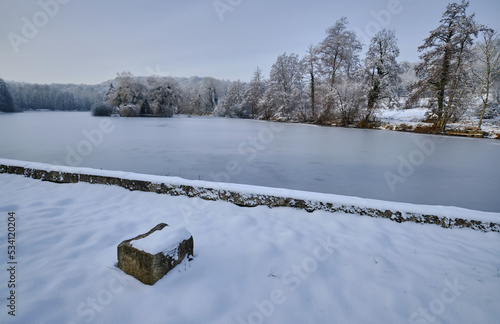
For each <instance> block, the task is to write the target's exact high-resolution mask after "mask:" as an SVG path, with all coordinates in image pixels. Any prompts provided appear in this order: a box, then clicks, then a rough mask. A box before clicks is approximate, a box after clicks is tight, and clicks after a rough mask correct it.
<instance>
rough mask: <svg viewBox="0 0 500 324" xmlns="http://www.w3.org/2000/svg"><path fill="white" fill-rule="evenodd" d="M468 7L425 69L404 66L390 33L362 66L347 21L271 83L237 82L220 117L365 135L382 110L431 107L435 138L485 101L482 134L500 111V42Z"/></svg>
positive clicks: (460, 9) (291, 59)
mask: <svg viewBox="0 0 500 324" xmlns="http://www.w3.org/2000/svg"><path fill="white" fill-rule="evenodd" d="M468 6H469V2H468V1H462V2H461V3H460V4H457V3H451V4H449V5H448V6H447V8H446V11H445V12H444V13H443V16H442V19H441V21H440V25H439V26H438V28H436V29H435V30H433V31H431V32H430V35H429V37H428V38H427V39H425V40H424V44H423V45H422V46H420V47H419V48H418V51H419V52H420V53H421V55H420V60H421V62H420V63H418V64H411V63H409V62H401V63H398V62H397V58H398V56H399V48H398V45H397V38H396V33H395V31H393V30H386V29H384V30H381V31H379V32H378V33H377V34H376V35H374V37H373V38H372V39H371V42H370V44H369V46H368V50H367V51H366V53H365V57H364V59H363V60H361V59H360V57H359V55H360V53H361V51H362V44H361V42H360V41H359V40H358V38H357V36H356V34H355V33H354V32H353V31H351V30H349V28H348V21H347V18H345V17H343V18H341V19H340V20H338V21H337V22H336V23H335V25H334V26H332V27H330V28H328V29H327V31H326V37H325V38H324V39H323V41H321V42H320V43H319V44H317V45H315V46H310V47H309V49H308V51H307V53H306V54H305V55H304V56H303V57H302V58H299V56H298V55H297V54H286V53H285V54H282V55H280V56H279V57H278V58H277V60H276V62H275V63H274V64H273V65H272V67H271V73H270V76H269V79H268V80H264V79H263V77H262V73H261V70H260V69H259V68H257V70H256V71H255V73H254V76H253V78H252V80H251V82H250V83H242V82H240V81H236V82H233V83H232V84H231V85H230V87H229V90H228V95H227V96H226V97H224V98H222V99H221V102H220V104H219V105H218V106H217V108H216V109H215V113H216V114H217V115H219V116H229V117H243V118H260V119H275V120H282V121H300V122H315V123H320V124H331V123H336V124H340V125H349V124H358V125H359V126H362V127H363V126H366V125H369V124H370V123H372V122H373V121H374V116H375V114H374V112H375V110H376V109H378V108H381V107H384V108H398V107H399V108H412V107H427V108H429V115H428V119H429V120H432V121H434V125H435V130H436V131H443V130H444V129H445V128H446V125H447V124H448V123H449V122H453V121H457V120H459V119H460V118H461V117H462V116H463V115H464V113H465V111H466V110H467V109H468V108H472V107H477V106H478V105H477V104H478V102H479V101H480V103H481V104H480V107H479V108H480V109H479V115H480V122H479V125H478V128H480V127H481V121H482V119H483V117H490V116H491V115H492V114H498V107H499V106H500V82H499V81H500V80H499V75H500V73H499V71H500V69H499V68H500V63H499V56H500V40H499V37H498V34H497V33H496V32H495V31H493V30H492V29H490V28H487V27H486V26H483V25H481V24H479V23H477V22H476V20H475V15H474V14H472V15H468V14H467V8H468ZM479 36H481V37H482V38H481V37H479ZM478 37H479V38H480V41H479V42H478V43H477V44H476V43H475V42H474V41H475V40H476V39H478Z"/></svg>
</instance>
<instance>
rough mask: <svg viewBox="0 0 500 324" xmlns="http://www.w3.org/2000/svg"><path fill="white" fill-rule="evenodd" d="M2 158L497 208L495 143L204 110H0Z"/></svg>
mask: <svg viewBox="0 0 500 324" xmlns="http://www.w3.org/2000/svg"><path fill="white" fill-rule="evenodd" d="M0 136H1V141H0V157H2V158H7V159H17V160H26V161H36V162H45V163H54V164H61V165H69V166H85V167H92V168H102V169H109V170H122V171H131V172H138V173H148V174H156V175H170V176H180V177H183V178H187V179H203V180H208V181H223V182H234V183H243V184H253V185H261V186H270V187H281V188H288V189H298V190H306V191H315V192H324V193H334V194H341V195H349V196H357V197H363V198H374V199H381V200H388V201H401V202H409V203H418V204H428V205H445V206H459V207H465V208H470V209H476V210H483V211H495V212H499V211H500V199H499V196H500V169H499V162H500V141H496V140H488V139H468V138H452V137H442V136H430V135H419V134H410V133H399V132H389V131H376V130H360V129H346V128H330V127H318V126H311V125H299V124H282V123H269V122H263V121H255V120H238V119H224V118H211V117H192V118H188V117H175V118H166V119H162V118H103V117H92V116H91V115H90V113H89V112H26V113H21V114H0Z"/></svg>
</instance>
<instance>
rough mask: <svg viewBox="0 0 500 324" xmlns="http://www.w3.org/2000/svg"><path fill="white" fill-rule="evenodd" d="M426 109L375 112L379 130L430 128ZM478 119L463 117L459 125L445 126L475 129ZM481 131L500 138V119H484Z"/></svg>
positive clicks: (448, 127) (489, 136)
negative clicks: (426, 119) (426, 117)
mask: <svg viewBox="0 0 500 324" xmlns="http://www.w3.org/2000/svg"><path fill="white" fill-rule="evenodd" d="M427 111H428V109H427V108H412V109H404V110H400V109H393V110H389V109H383V110H380V111H378V112H377V118H378V120H380V121H381V123H382V124H383V125H382V126H381V128H380V129H384V130H386V129H397V128H401V126H402V125H403V126H408V127H410V128H415V127H416V126H431V124H429V123H424V120H425V113H426V112H427ZM478 123H479V119H478V118H477V117H474V116H473V114H469V115H468V116H465V117H464V118H463V119H462V120H461V121H460V122H459V123H450V124H448V126H447V129H448V130H466V129H474V130H475V129H476V128H477V125H478ZM481 130H482V131H484V132H486V133H487V134H488V135H487V137H488V138H500V117H497V118H493V119H484V120H483V124H482V126H481Z"/></svg>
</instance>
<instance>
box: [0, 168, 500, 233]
mask: <svg viewBox="0 0 500 324" xmlns="http://www.w3.org/2000/svg"><path fill="white" fill-rule="evenodd" d="M0 173H9V174H18V175H23V176H25V177H28V178H33V179H39V180H42V181H50V182H54V183H61V184H64V183H78V182H87V183H92V184H103V185H114V186H120V187H123V188H125V189H128V190H131V191H145V192H156V193H158V194H165V195H170V196H187V197H198V198H201V199H205V200H211V201H227V202H230V203H233V204H235V205H237V206H241V207H255V206H268V207H270V208H274V207H292V208H296V209H303V210H306V211H308V212H313V211H316V210H321V211H326V212H330V213H335V212H344V213H348V214H353V215H361V216H370V217H381V218H387V219H390V220H392V221H395V222H398V223H403V222H415V223H421V224H435V225H438V226H441V227H444V228H470V229H473V230H479V231H483V232H500V220H499V222H484V221H479V220H471V219H463V218H448V217H444V216H436V215H425V214H421V213H414V212H400V211H396V210H379V209H375V208H367V207H360V206H353V205H343V204H333V203H329V202H322V201H315V200H304V199H296V198H289V197H278V196H272V195H263V194H249V193H241V192H237V191H231V190H226V189H216V188H209V187H201V186H191V185H182V184H168V183H156V182H150V181H144V180H133V179H121V178H117V177H110V176H103V175H96V174H90V173H87V174H85V173H72V172H64V171H50V170H43V169H36V168H29V167H23V166H12V165H6V164H0Z"/></svg>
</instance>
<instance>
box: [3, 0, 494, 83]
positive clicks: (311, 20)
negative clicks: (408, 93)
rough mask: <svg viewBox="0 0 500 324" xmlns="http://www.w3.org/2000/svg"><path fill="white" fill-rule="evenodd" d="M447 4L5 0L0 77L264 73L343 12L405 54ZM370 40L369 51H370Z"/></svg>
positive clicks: (407, 0) (441, 0)
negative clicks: (391, 38) (389, 34)
mask: <svg viewBox="0 0 500 324" xmlns="http://www.w3.org/2000/svg"><path fill="white" fill-rule="evenodd" d="M448 3H449V1H448V0H347V1H346V0H343V1H334V0H328V1H327V0H308V1H305V0H286V1H285V0H277V1H272V0H216V1H214V0H184V1H171V0H142V1H128V0H85V1H84V0H40V1H37V0H23V1H20V0H1V2H0V34H1V40H0V55H1V57H0V78H3V79H4V80H9V81H25V82H32V83H78V84H79V83H85V84H95V83H100V82H102V81H105V80H109V79H112V78H114V77H115V76H116V73H117V72H122V71H130V72H132V74H134V75H143V76H147V75H151V74H157V75H162V76H168V75H170V76H179V77H181V76H185V77H189V76H195V75H196V76H212V77H216V78H220V79H229V80H237V79H240V80H242V81H249V80H250V78H251V77H252V74H253V71H254V70H255V68H256V67H257V66H258V67H260V68H261V69H262V70H263V71H264V74H265V75H266V77H267V76H268V74H269V70H270V67H271V65H272V64H273V63H274V62H275V60H276V58H277V57H278V55H280V54H283V53H285V52H286V53H296V54H299V56H301V57H302V56H303V55H304V54H305V51H306V49H307V48H308V47H309V45H316V44H317V43H319V42H320V41H321V40H322V39H323V38H324V36H325V30H326V29H327V28H328V27H330V26H332V25H333V24H334V23H335V22H336V21H337V20H338V19H339V18H341V17H342V16H346V17H347V18H348V20H349V22H350V26H349V27H350V28H351V29H352V30H354V31H356V33H357V34H358V36H359V37H360V39H361V40H362V41H363V42H364V43H365V44H366V43H367V42H368V39H369V37H371V36H373V34H374V31H376V29H377V28H382V27H386V28H389V29H395V30H396V34H397V37H398V39H399V46H400V49H401V56H400V60H407V61H417V60H418V52H417V47H418V46H420V45H421V44H422V40H423V39H424V38H426V37H427V36H428V34H429V31H431V30H432V29H435V28H436V27H437V26H438V24H439V20H440V18H441V15H442V13H443V12H444V10H445V9H446V5H447V4H448ZM469 9H470V12H469V13H472V12H475V13H476V16H477V20H478V21H479V22H480V23H483V24H486V25H489V26H490V27H492V28H494V29H496V30H500V19H499V14H500V1H498V0H471V5H470V8H469ZM366 48H367V46H366V45H365V48H364V49H363V51H366Z"/></svg>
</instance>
